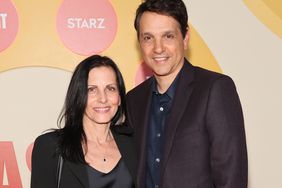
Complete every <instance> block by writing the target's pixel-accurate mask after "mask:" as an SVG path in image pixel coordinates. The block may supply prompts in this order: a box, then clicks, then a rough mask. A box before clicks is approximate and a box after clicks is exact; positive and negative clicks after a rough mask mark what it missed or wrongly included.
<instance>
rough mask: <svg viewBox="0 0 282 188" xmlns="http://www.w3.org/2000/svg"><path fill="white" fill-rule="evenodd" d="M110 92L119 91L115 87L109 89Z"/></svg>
mask: <svg viewBox="0 0 282 188" xmlns="http://www.w3.org/2000/svg"><path fill="white" fill-rule="evenodd" d="M108 90H109V91H116V90H117V89H116V88H115V87H108Z"/></svg>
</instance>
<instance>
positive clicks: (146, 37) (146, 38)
mask: <svg viewBox="0 0 282 188" xmlns="http://www.w3.org/2000/svg"><path fill="white" fill-rule="evenodd" d="M151 38H152V37H150V36H145V37H144V38H143V40H144V41H149V40H151Z"/></svg>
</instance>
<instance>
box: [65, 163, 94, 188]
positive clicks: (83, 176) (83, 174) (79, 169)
mask: <svg viewBox="0 0 282 188" xmlns="http://www.w3.org/2000/svg"><path fill="white" fill-rule="evenodd" d="M64 165H65V167H66V168H69V169H70V171H71V172H72V173H73V175H74V176H75V177H76V178H77V179H78V181H79V182H80V183H81V185H82V186H83V187H84V188H88V187H89V184H88V182H89V181H88V174H87V171H86V168H85V165H83V164H76V163H72V162H69V161H65V162H64Z"/></svg>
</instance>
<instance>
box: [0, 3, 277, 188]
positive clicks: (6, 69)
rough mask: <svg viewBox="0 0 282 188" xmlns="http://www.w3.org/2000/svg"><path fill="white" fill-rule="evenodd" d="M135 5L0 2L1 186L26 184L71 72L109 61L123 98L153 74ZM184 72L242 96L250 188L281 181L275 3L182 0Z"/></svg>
mask: <svg viewBox="0 0 282 188" xmlns="http://www.w3.org/2000/svg"><path fill="white" fill-rule="evenodd" d="M140 2H141V0H122V1H121V0H56V1H36V0H30V1H22V0H0V188H23V187H24V188H27V187H29V184H30V168H31V164H30V163H31V161H30V160H31V152H32V148H33V141H34V139H35V138H36V137H37V136H38V135H40V134H42V132H43V131H44V130H46V129H49V128H56V127H57V118H58V115H59V113H60V111H61V109H62V106H63V102H64V97H65V93H66V90H67V86H68V83H69V79H70V76H71V73H72V71H73V69H74V67H75V66H76V65H77V64H78V63H79V62H80V61H81V60H83V59H84V58H86V57H87V56H89V55H92V54H101V55H107V56H109V57H111V58H112V59H113V60H114V61H115V62H116V63H117V64H118V66H119V67H120V69H121V71H122V73H123V75H124V79H125V81H126V87H127V91H128V90H130V89H132V88H133V87H135V86H136V85H138V84H139V83H140V82H142V81H144V80H145V79H146V78H148V77H149V76H150V75H151V72H150V70H148V68H146V67H145V66H144V64H143V61H142V58H141V56H140V53H139V49H138V42H137V39H136V33H135V30H134V28H133V21H134V16H135V10H136V8H137V6H138V5H139V4H140ZM185 3H186V5H187V9H188V12H189V24H190V40H189V49H188V50H187V54H186V56H187V58H188V59H189V60H190V61H191V63H192V64H194V65H197V66H201V67H204V68H207V69H210V70H214V71H217V72H221V73H225V74H228V75H230V76H231V77H232V78H233V79H234V81H235V83H236V85H237V90H238V93H239V95H240V98H241V102H242V106H243V110H244V115H245V123H246V134H247V142H248V143H247V144H248V155H249V169H250V170H249V174H250V175H249V182H250V183H249V187H250V188H265V187H271V188H280V187H281V186H282V183H281V181H280V179H281V177H282V162H281V158H282V151H281V149H279V148H281V146H280V145H281V143H282V139H281V136H280V134H281V131H282V128H281V125H282V121H281V118H280V116H281V114H282V110H281V106H282V99H281V98H282V97H281V96H282V86H281V83H280V82H281V81H282V76H281V75H282V74H281V73H280V72H281V70H282V69H281V68H282V41H281V39H282V1H280V0H272V1H266V0H256V1H253V0H237V1H225V0H217V1H206V0H189V1H188V0H186V1H185Z"/></svg>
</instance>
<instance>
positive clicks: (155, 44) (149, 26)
mask: <svg viewBox="0 0 282 188" xmlns="http://www.w3.org/2000/svg"><path fill="white" fill-rule="evenodd" d="M139 31H140V32H139V43H140V47H141V53H142V56H143V59H144V61H145V63H146V64H147V65H148V66H149V67H150V68H151V69H152V70H153V72H154V75H155V76H156V77H157V78H167V79H169V80H171V81H172V80H173V79H174V78H175V76H176V75H177V73H178V72H179V71H180V69H181V67H182V65H183V63H184V52H185V49H187V42H188V34H186V36H185V38H184V39H183V36H182V34H181V31H180V25H179V23H178V22H177V21H176V20H175V19H174V18H173V17H170V16H166V15H160V14H157V13H153V12H144V13H143V15H142V16H141V19H140V26H139Z"/></svg>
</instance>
